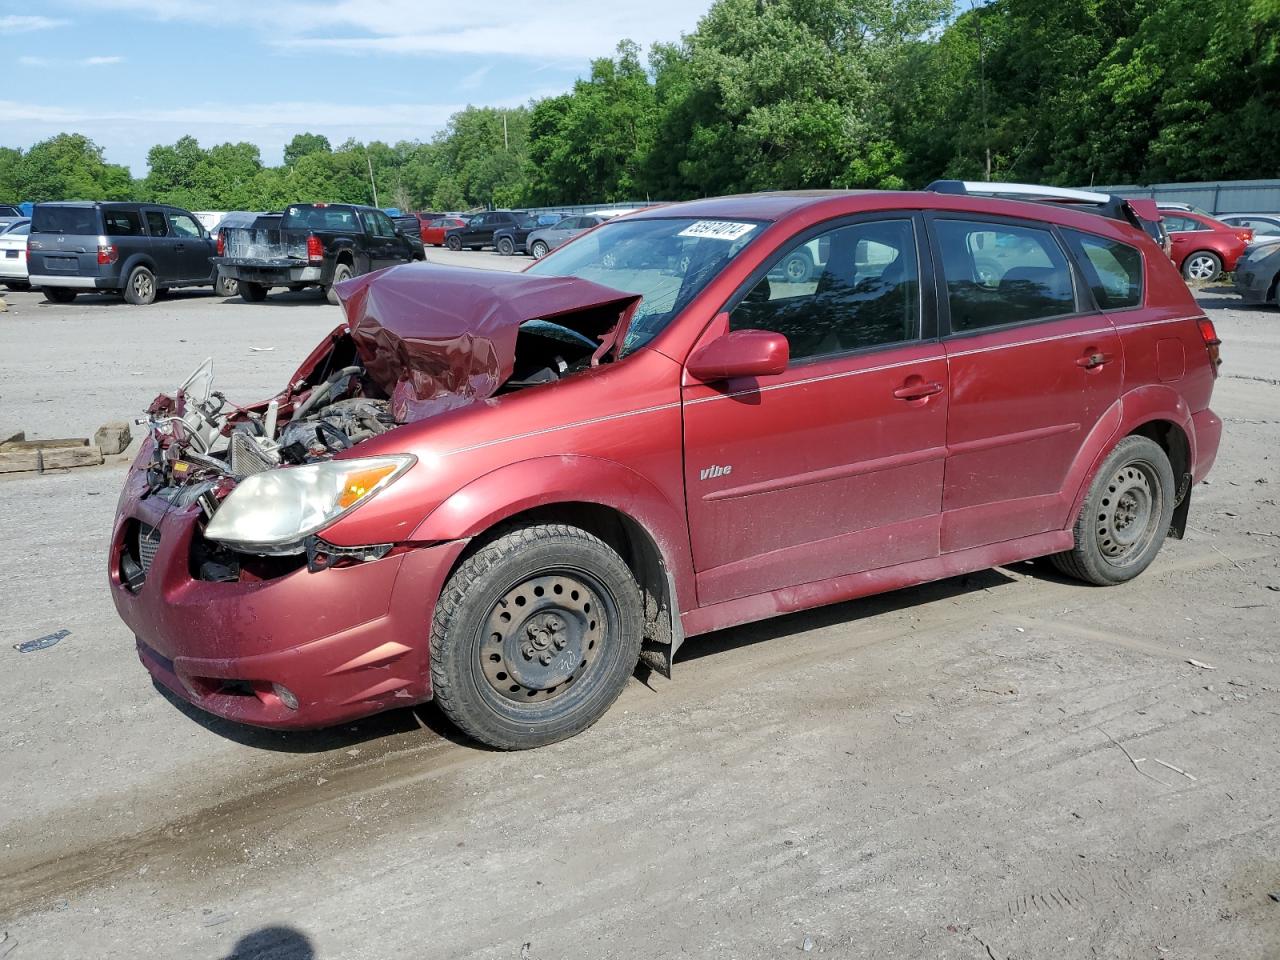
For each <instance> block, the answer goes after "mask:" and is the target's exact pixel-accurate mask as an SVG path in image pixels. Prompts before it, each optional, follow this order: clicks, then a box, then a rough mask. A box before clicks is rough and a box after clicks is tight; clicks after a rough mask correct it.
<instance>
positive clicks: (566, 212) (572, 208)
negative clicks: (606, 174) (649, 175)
mask: <svg viewBox="0 0 1280 960" xmlns="http://www.w3.org/2000/svg"><path fill="white" fill-rule="evenodd" d="M667 202H668V201H666V200H635V201H631V202H623V203H574V204H569V205H567V206H560V207H525V208H524V209H526V210H528V211H529V212H530V213H555V214H559V215H560V216H562V217H580V216H582V215H584V214H588V213H596V212H597V211H600V210H639V209H640V208H641V207H652V206H654V205H656V204H659V203H667Z"/></svg>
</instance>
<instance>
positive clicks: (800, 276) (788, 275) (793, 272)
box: [782, 250, 813, 283]
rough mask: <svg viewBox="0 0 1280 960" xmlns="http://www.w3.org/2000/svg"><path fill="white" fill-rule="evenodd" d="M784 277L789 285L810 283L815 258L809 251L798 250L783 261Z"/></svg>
mask: <svg viewBox="0 0 1280 960" xmlns="http://www.w3.org/2000/svg"><path fill="white" fill-rule="evenodd" d="M782 276H783V279H784V280H786V281H787V282H788V283H808V282H809V280H810V279H811V278H812V277H813V258H812V257H810V256H809V252H808V251H807V250H797V251H796V252H795V253H793V254H791V255H790V256H789V257H787V258H786V259H785V260H783V261H782Z"/></svg>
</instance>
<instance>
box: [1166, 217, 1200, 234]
mask: <svg viewBox="0 0 1280 960" xmlns="http://www.w3.org/2000/svg"><path fill="white" fill-rule="evenodd" d="M1164 226H1165V229H1166V230H1168V231H1169V232H1170V233H1186V232H1188V231H1191V230H1207V229H1208V228H1207V227H1206V226H1205V225H1204V224H1202V223H1199V222H1197V221H1195V220H1192V219H1191V218H1190V217H1180V216H1178V215H1177V214H1168V213H1166V214H1165V215H1164Z"/></svg>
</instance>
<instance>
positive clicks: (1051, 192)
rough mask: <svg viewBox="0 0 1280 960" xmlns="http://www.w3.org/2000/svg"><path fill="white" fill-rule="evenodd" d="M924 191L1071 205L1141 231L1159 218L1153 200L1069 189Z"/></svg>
mask: <svg viewBox="0 0 1280 960" xmlns="http://www.w3.org/2000/svg"><path fill="white" fill-rule="evenodd" d="M925 190H928V191H930V192H932V193H949V194H953V195H959V196H968V197H999V198H1002V199H1005V200H1026V201H1029V202H1031V203H1053V204H1059V205H1064V206H1071V207H1072V208H1074V209H1078V210H1080V211H1081V212H1083V213H1096V214H1100V215H1101V216H1104V217H1109V218H1110V219H1112V220H1123V221H1124V222H1125V223H1128V224H1131V225H1132V226H1135V227H1137V228H1138V229H1140V230H1141V229H1143V225H1142V221H1144V220H1145V221H1148V222H1150V223H1159V222H1160V219H1161V215H1160V211H1159V210H1158V209H1157V207H1156V202H1155V201H1154V200H1151V199H1131V198H1126V197H1117V196H1113V195H1112V194H1109V193H1097V192H1095V191H1093V190H1074V189H1071V188H1069V187H1048V186H1044V185H1042V184H1035V183H986V182H983V181H976V180H935V181H933V183H931V184H929V185H928V186H927V187H925Z"/></svg>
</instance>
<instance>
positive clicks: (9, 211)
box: [0, 204, 22, 217]
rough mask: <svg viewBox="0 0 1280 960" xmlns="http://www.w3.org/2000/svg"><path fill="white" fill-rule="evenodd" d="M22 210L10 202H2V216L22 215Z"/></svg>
mask: <svg viewBox="0 0 1280 960" xmlns="http://www.w3.org/2000/svg"><path fill="white" fill-rule="evenodd" d="M20 216H22V211H20V210H19V209H18V208H17V207H11V206H9V205H8V204H0V217H20Z"/></svg>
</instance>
